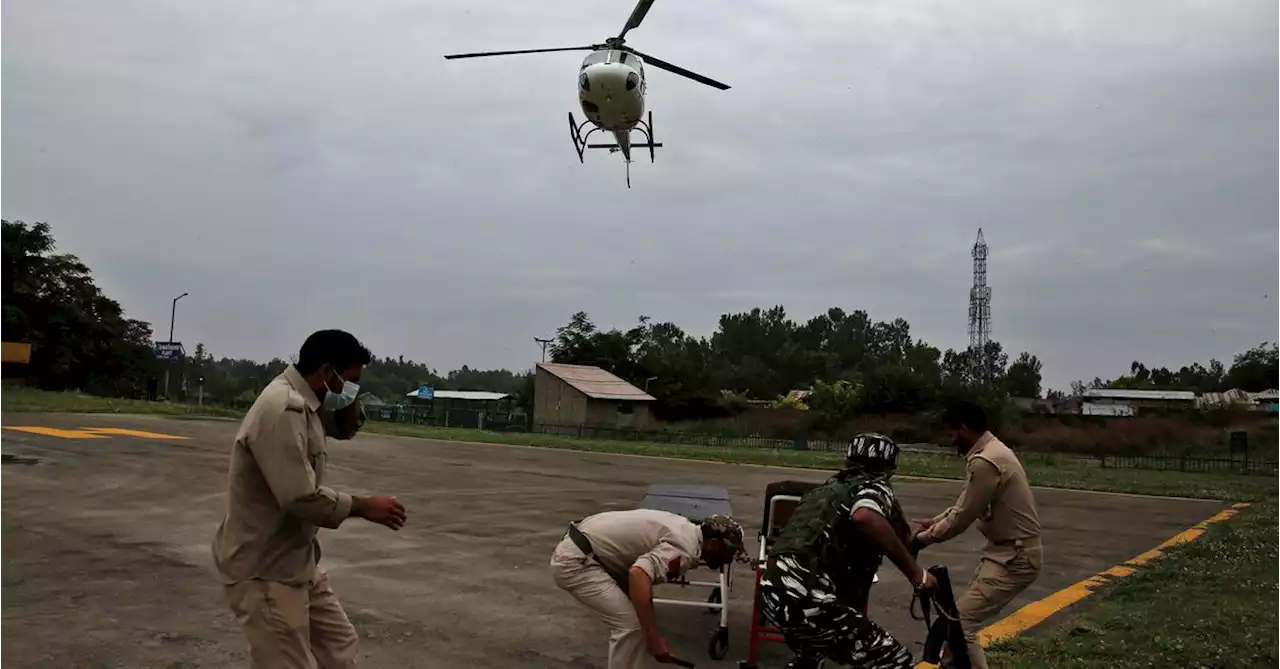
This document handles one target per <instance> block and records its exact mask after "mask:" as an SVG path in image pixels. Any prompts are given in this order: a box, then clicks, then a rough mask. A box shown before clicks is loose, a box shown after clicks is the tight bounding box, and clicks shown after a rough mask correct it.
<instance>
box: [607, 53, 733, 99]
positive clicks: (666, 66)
mask: <svg viewBox="0 0 1280 669" xmlns="http://www.w3.org/2000/svg"><path fill="white" fill-rule="evenodd" d="M628 51H631V52H632V53H634V54H635V55H637V56H640V57H641V58H643V59H644V62H645V63H647V64H649V65H652V66H654V67H656V68H658V69H661V70H666V71H668V72H671V73H672V74H678V75H680V76H682V77H686V78H688V79H692V80H694V81H696V82H698V83H700V84H706V85H708V86H710V87H712V88H718V89H720V90H722V91H725V90H728V89H729V84H722V83H720V82H718V81H716V80H715V79H712V78H710V77H704V76H702V75H701V74H698V73H697V72H693V71H691V70H686V69H684V68H683V67H680V66H679V65H672V64H671V63H668V62H667V61H665V60H659V59H657V58H654V57H653V56H650V55H647V54H643V53H640V52H639V51H636V50H635V49H628Z"/></svg>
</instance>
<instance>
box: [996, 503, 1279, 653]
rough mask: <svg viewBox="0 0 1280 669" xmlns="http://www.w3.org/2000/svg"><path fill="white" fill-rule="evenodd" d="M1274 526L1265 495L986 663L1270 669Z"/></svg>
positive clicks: (1001, 647) (1004, 646)
mask: <svg viewBox="0 0 1280 669" xmlns="http://www.w3.org/2000/svg"><path fill="white" fill-rule="evenodd" d="M1276 523H1277V502H1276V499H1275V498H1274V497H1272V498H1270V499H1267V500H1266V501H1263V502H1259V503H1257V504H1255V505H1254V506H1252V507H1250V508H1248V509H1245V510H1243V511H1241V512H1240V513H1239V514H1238V515H1237V516H1235V517H1234V518H1231V519H1229V520H1226V521H1224V522H1221V523H1216V524H1213V525H1210V526H1209V529H1208V530H1207V531H1206V532H1205V534H1204V535H1203V536H1201V537H1200V538H1199V539H1198V540H1196V541H1193V542H1191V543H1189V544H1184V545H1182V546H1178V547H1175V548H1172V549H1170V550H1169V551H1168V552H1167V553H1166V554H1165V555H1164V556H1163V557H1161V558H1158V559H1157V560H1155V561H1154V562H1151V563H1149V564H1148V565H1146V566H1144V567H1140V568H1139V569H1138V571H1137V572H1136V573H1134V574H1133V575H1131V576H1129V577H1127V578H1123V579H1120V580H1119V581H1117V582H1116V583H1115V584H1114V585H1111V586H1109V587H1108V588H1107V589H1105V590H1103V591H1101V592H1100V593H1099V594H1097V595H1095V596H1094V597H1093V598H1090V599H1087V600H1085V602H1084V603H1082V604H1081V605H1079V607H1078V608H1077V609H1076V610H1075V612H1074V613H1068V614H1067V616H1066V618H1065V619H1064V620H1063V621H1061V622H1059V623H1058V624H1056V625H1053V626H1052V627H1050V628H1047V629H1045V630H1044V631H1042V632H1040V633H1036V634H1032V635H1030V636H1023V637H1019V638H1016V639H1013V640H1011V641H1007V642H1003V643H1000V644H996V645H994V646H992V648H991V649H989V650H988V652H987V658H988V659H989V660H990V664H991V666H992V667H1000V668H1002V669H1093V668H1095V667H1107V668H1109V669H1129V668H1132V669H1139V668H1147V667H1152V668H1154V667H1178V668H1179V669H1236V668H1239V669H1246V668H1252V667H1274V666H1276V664H1277V662H1278V661H1280V657H1277V644H1276V627H1277V624H1280V620H1278V619H1277V614H1276V608H1277V607H1276V596H1277V579H1276V573H1277V572H1276V559H1277V550H1276V544H1277V541H1276ZM1091 600H1096V601H1091Z"/></svg>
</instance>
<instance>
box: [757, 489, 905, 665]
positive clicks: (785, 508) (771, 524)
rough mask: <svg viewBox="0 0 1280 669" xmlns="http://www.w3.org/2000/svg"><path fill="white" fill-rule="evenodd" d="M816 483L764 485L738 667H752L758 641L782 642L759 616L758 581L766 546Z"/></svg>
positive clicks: (766, 550) (783, 639)
mask: <svg viewBox="0 0 1280 669" xmlns="http://www.w3.org/2000/svg"><path fill="white" fill-rule="evenodd" d="M820 485H822V484H820V483H811V482H809V481H775V482H773V483H770V484H769V485H768V487H766V488H765V502H764V505H765V506H764V519H763V520H762V522H761V523H760V534H759V535H758V536H757V541H758V543H759V552H758V554H757V559H756V562H755V587H754V590H753V592H752V597H751V628H750V631H749V632H748V636H747V659H746V660H744V661H741V662H738V667H739V669H756V660H757V659H758V653H759V650H760V642H761V641H770V642H773V643H786V639H785V638H784V637H783V636H782V632H781V631H779V630H778V628H777V627H776V626H774V625H772V624H769V623H766V622H765V621H763V620H762V619H761V618H762V613H761V611H760V581H761V580H762V579H763V578H764V567H765V564H766V563H767V562H768V560H769V546H771V545H772V544H773V539H774V537H775V536H776V535H777V533H778V531H779V530H781V529H782V528H783V527H784V526H785V525H786V524H787V521H788V520H790V519H791V514H792V512H794V511H795V509H796V506H798V505H799V504H800V498H801V496H802V495H804V493H807V492H809V491H810V490H813V489H814V488H817V487H819V486H820ZM775 487H777V488H780V489H786V490H787V492H778V493H773V494H770V492H769V491H770V489H773V488H775ZM796 493H798V494H796ZM879 580H880V576H879V575H876V576H873V577H872V579H871V582H872V583H876V582H878V581H879ZM869 599H870V598H868V600H869ZM862 614H863V615H866V614H867V608H866V607H863V610H862Z"/></svg>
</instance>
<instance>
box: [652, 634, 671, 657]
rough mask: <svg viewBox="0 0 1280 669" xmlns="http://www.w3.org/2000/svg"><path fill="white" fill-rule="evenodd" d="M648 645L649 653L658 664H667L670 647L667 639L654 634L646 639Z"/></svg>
mask: <svg viewBox="0 0 1280 669" xmlns="http://www.w3.org/2000/svg"><path fill="white" fill-rule="evenodd" d="M646 645H647V646H648V647H649V654H650V655H652V656H653V659H654V660H655V661H656V662H658V663H659V664H669V663H670V662H671V647H670V646H668V645H667V640H666V639H664V638H662V637H661V636H659V635H654V636H651V637H649V638H648V639H647V640H646Z"/></svg>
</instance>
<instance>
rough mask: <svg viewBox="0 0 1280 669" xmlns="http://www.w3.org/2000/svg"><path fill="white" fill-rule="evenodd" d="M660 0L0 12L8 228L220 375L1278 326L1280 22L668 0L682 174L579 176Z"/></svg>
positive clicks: (14, 1)
mask: <svg viewBox="0 0 1280 669" xmlns="http://www.w3.org/2000/svg"><path fill="white" fill-rule="evenodd" d="M631 9H632V4H631V0H616V1H615V0H609V1H608V2H600V1H596V2H588V1H586V0H554V1H552V2H537V3H535V2H515V1H514V0H446V1H440V0H431V1H427V0H361V1H360V2H353V1H351V0H343V1H341V2H339V1H336V0H287V1H286V0H272V1H271V2H261V1H250V0H220V1H219V2H171V1H166V0H111V2H97V1H94V0H6V1H5V2H4V16H3V31H4V33H3V133H4V136H3V140H4V143H3V159H4V160H3V215H4V217H5V218H7V219H10V220H12V219H23V220H27V221H35V220H44V221H48V222H49V223H50V224H51V225H52V226H53V230H54V233H55V235H56V236H57V239H58V242H59V245H60V247H61V249H62V250H64V251H68V252H72V253H76V254H78V255H79V256H81V257H82V258H83V259H84V260H85V261H86V262H88V263H89V265H90V266H91V267H92V268H93V270H94V271H95V273H96V275H97V278H98V281H99V284H100V285H101V286H102V287H103V288H104V290H105V291H106V292H107V293H108V295H110V296H112V297H114V298H116V299H118V300H119V301H120V302H121V303H122V304H123V305H124V307H125V309H126V310H127V312H128V313H129V314H130V315H131V316H133V317H136V318H141V319H143V320H147V321H150V322H151V323H153V325H154V327H155V330H156V333H157V335H158V336H160V337H163V336H164V335H165V334H166V331H167V329H168V319H169V306H170V299H171V298H172V297H174V296H175V295H177V294H179V293H181V292H183V291H189V292H190V293H191V295H190V297H187V298H186V299H184V300H183V301H182V302H180V303H179V307H178V318H177V333H176V337H175V338H176V339H178V340H180V341H183V342H184V343H186V345H187V348H188V350H191V349H192V348H193V347H194V345H195V343H196V342H198V341H203V342H205V344H206V345H207V346H208V347H209V349H210V350H211V352H212V353H213V354H214V355H217V356H223V355H227V356H234V357H252V358H260V359H265V358H269V357H273V356H280V357H286V356H288V355H289V354H290V353H292V352H294V351H296V349H297V347H298V345H299V344H300V343H301V341H302V339H303V338H304V337H305V336H306V335H307V334H308V333H309V332H311V331H312V330H314V329H316V328H321V327H330V326H338V327H343V328H347V329H350V330H352V331H353V332H355V333H356V334H357V335H358V336H360V337H361V338H362V339H364V340H365V341H366V343H368V344H369V345H370V347H371V348H372V349H373V350H374V352H375V354H378V355H396V354H404V355H405V356H406V357H411V358H415V359H419V360H424V361H426V362H428V363H429V364H431V365H433V366H436V367H438V368H440V369H441V370H447V369H449V368H453V367H456V366H460V365H462V364H463V363H466V364H469V365H472V366H480V367H498V366H505V367H513V368H523V367H527V366H529V365H530V364H531V363H532V362H533V361H534V360H536V358H537V355H538V348H537V346H536V345H535V344H534V342H533V341H532V339H531V338H532V337H533V336H535V335H537V336H544V337H545V336H551V335H552V334H553V333H554V331H555V328H556V327H558V326H559V325H561V324H563V323H564V322H565V321H567V319H568V317H569V316H570V315H571V314H572V313H573V312H575V311H578V310H585V311H587V312H588V313H589V314H590V315H591V317H592V318H593V319H594V320H595V321H596V323H597V324H599V325H601V326H604V327H609V326H614V325H617V326H621V327H627V326H629V325H630V324H631V323H633V322H634V319H635V318H636V317H637V316H639V315H640V314H646V315H649V316H651V317H653V318H655V319H658V320H671V321H674V322H676V323H678V324H680V325H681V326H682V327H684V328H685V329H686V330H687V331H689V332H691V333H693V334H696V335H707V334H710V333H711V332H712V331H713V330H714V328H715V326H716V321H717V319H718V317H719V315H720V314H722V313H725V312H731V311H739V310H745V309H749V308H751V307H754V306H762V307H768V306H772V305H774V304H782V305H784V306H785V307H786V308H787V310H788V313H789V314H791V315H792V316H793V317H794V318H796V319H799V320H803V319H807V318H808V317H810V316H812V315H813V314H815V313H818V312H820V311H823V310H825V309H826V308H827V307H830V306H840V307H843V308H844V309H846V310H853V309H866V310H867V311H869V312H870V314H871V316H872V317H873V318H875V319H877V320H889V319H892V318H895V317H898V316H901V317H903V318H906V319H907V320H908V321H910V323H911V325H912V326H913V331H914V333H915V334H916V335H917V336H921V337H924V338H925V339H927V340H928V341H929V342H930V343H932V344H934V345H936V346H939V347H941V348H944V349H945V348H948V347H956V348H962V347H964V346H965V345H967V333H966V318H967V307H968V305H967V299H968V288H969V284H970V276H971V260H970V257H969V248H970V245H971V244H972V242H973V238H974V234H975V232H976V230H977V228H978V227H979V226H982V227H983V228H984V229H985V231H986V238H987V241H988V243H989V244H990V246H991V259H990V269H989V276H990V283H991V285H992V286H994V297H993V322H994V335H995V338H996V339H998V340H1000V341H1001V342H1003V344H1004V345H1005V348H1006V349H1007V350H1009V351H1010V352H1011V353H1013V354H1015V355H1016V353H1017V352H1018V351H1021V350H1030V351H1033V352H1035V353H1037V354H1038V355H1039V356H1040V357H1041V359H1042V360H1043V361H1044V363H1045V381H1046V384H1047V385H1049V386H1050V387H1058V388H1065V387H1066V385H1067V384H1068V383H1069V382H1070V381H1071V380H1072V379H1076V378H1083V379H1086V380H1087V379H1091V378H1093V377H1094V376H1103V377H1107V376H1114V375H1116V374H1118V373H1121V372H1123V371H1125V370H1126V369H1127V367H1128V363H1129V362H1130V361H1131V360H1133V359H1135V358H1138V359H1141V360H1143V361H1145V362H1147V363H1148V364H1149V365H1170V366H1178V365H1181V364H1184V363H1186V362H1189V361H1191V360H1201V361H1205V360H1207V359H1209V358H1210V357H1218V358H1221V359H1224V360H1227V361H1229V358H1230V356H1231V355H1232V354H1233V353H1235V352H1237V351H1239V350H1242V349H1244V348H1246V347H1248V346H1251V345H1254V344H1256V343H1258V342H1261V341H1263V340H1272V339H1275V338H1276V337H1277V303H1276V298H1277V295H1276V289H1277V262H1278V261H1277V246H1278V244H1280V236H1278V233H1277V229H1278V224H1277V178H1278V176H1277V144H1278V137H1277V37H1276V36H1277V5H1276V3H1275V2H1274V0H1201V1H1196V2H1179V1H1171V0H1124V1H1123V2H1115V1H1113V0H1073V1H1072V2H1025V1H1021V0H1017V1H1015V0H999V1H991V0H979V1H978V2H959V1H957V0H951V1H949V2H943V1H937V0H850V1H846V2H829V1H818V0H809V1H800V2H797V1H795V0H748V1H746V2H742V1H730V0H703V1H700V2H676V1H675V0H658V1H657V2H656V3H655V5H654V7H653V9H652V10H651V11H650V13H649V15H648V17H647V18H646V20H645V22H644V25H643V26H642V27H640V28H639V29H636V30H634V31H632V32H631V33H630V34H629V35H628V43H629V44H631V45H632V46H634V47H635V48H637V49H639V50H641V51H645V52H648V53H651V54H653V55H655V56H657V57H659V58H662V59H664V60H667V61H670V62H674V63H677V64H679V65H682V66H684V67H687V68H690V69H693V70H695V71H698V72H700V73H702V74H705V75H707V76H710V77H712V78H715V79H719V80H721V81H724V82H726V83H728V84H730V85H731V86H733V88H732V89H730V90H728V91H717V90H715V89H712V88H709V87H706V86H702V85H699V84H696V83H694V82H691V81H688V80H685V79H682V78H680V77H676V76H674V75H671V74H668V73H666V72H662V71H659V70H656V69H652V70H650V72H649V77H650V85H649V96H648V102H649V107H650V109H652V110H653V113H654V125H655V130H656V134H657V137H658V140H659V141H661V142H664V143H665V144H666V146H665V147H664V148H662V149H659V155H658V160H657V163H656V164H649V163H648V162H647V161H645V162H637V163H636V164H634V165H632V184H633V188H632V189H631V190H629V191H628V190H627V189H626V187H625V184H624V181H623V165H622V163H621V158H620V156H617V155H609V154H607V153H605V152H596V153H594V154H592V155H588V156H587V159H586V164H579V163H578V161H577V159H576V158H577V156H576V155H575V154H574V152H573V148H572V146H571V144H570V142H569V138H568V136H567V132H566V130H567V128H566V126H567V121H566V116H565V113H566V112H568V111H574V112H576V113H577V115H578V116H579V117H581V112H580V111H579V110H578V108H577V104H576V103H577V98H576V96H575V78H576V70H577V67H578V64H579V62H580V59H581V57H582V56H583V54H582V53H575V52H569V53H553V54H541V55H531V56H511V57H503V58H492V59H477V60H463V61H445V60H444V59H443V58H442V56H443V55H444V54H446V53H453V52H459V51H483V50H497V49H506V48H517V49H518V48H536V47H554V46H574V45H578V44H589V43H592V42H598V41H601V40H603V39H604V38H605V37H607V36H609V35H611V34H616V32H617V31H618V30H619V29H620V28H621V25H622V23H623V22H624V21H625V19H626V17H627V16H628V14H629V13H630V12H631Z"/></svg>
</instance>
